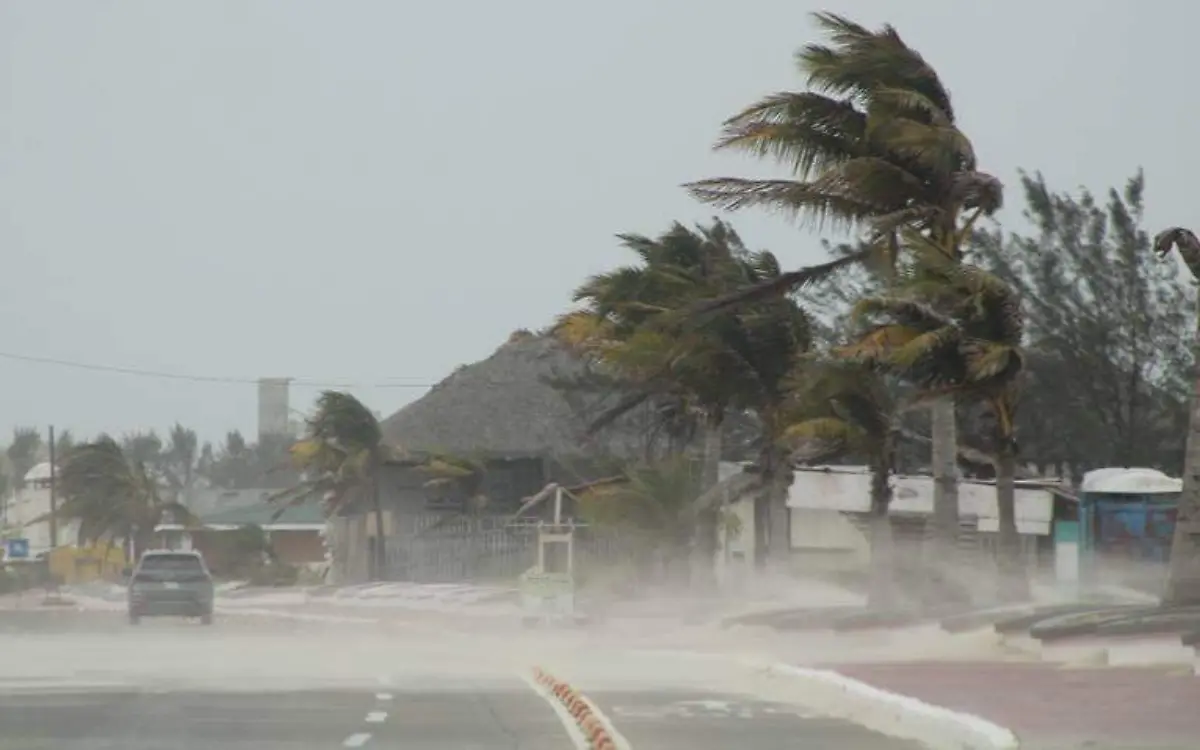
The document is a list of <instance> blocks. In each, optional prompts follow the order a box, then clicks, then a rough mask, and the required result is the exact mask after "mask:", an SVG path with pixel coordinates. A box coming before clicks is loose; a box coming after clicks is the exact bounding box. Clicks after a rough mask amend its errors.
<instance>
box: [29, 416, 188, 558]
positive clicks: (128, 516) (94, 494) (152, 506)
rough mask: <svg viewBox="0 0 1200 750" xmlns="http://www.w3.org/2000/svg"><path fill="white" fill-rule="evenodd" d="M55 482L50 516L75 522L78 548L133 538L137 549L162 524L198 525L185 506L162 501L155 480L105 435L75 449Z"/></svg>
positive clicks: (141, 465)
mask: <svg viewBox="0 0 1200 750" xmlns="http://www.w3.org/2000/svg"><path fill="white" fill-rule="evenodd" d="M57 479H58V486H59V493H60V496H61V503H60V504H59V506H58V509H57V513H56V514H55V516H56V517H57V518H59V519H61V520H69V521H77V522H78V525H79V534H78V537H79V539H78V541H79V543H81V544H87V543H92V542H96V541H99V540H102V539H107V540H136V542H137V546H138V547H139V548H140V547H142V546H144V545H145V543H146V540H148V539H149V537H150V535H151V534H153V532H154V529H155V528H156V527H157V526H158V525H160V524H162V523H166V522H172V523H178V524H182V525H185V526H198V525H199V520H198V519H197V518H196V517H195V516H194V515H193V514H192V513H191V511H190V510H189V509H188V508H187V507H186V506H185V505H183V504H182V503H179V502H176V501H173V500H164V499H163V498H162V497H161V496H160V494H159V488H158V479H157V477H156V476H154V475H153V474H152V473H151V472H150V471H148V470H147V468H146V466H145V465H144V464H142V463H140V462H138V463H134V462H133V461H132V460H131V459H130V457H129V456H127V455H126V454H125V452H124V451H123V450H122V448H121V446H120V445H119V444H118V443H117V442H116V441H115V440H113V439H112V438H111V437H108V436H107V435H103V436H101V437H100V438H98V439H97V440H95V441H93V442H90V443H84V444H81V445H77V446H75V447H74V448H73V449H72V450H71V453H70V454H69V455H68V456H67V458H66V459H65V460H64V461H63V465H62V468H61V470H60V471H59V473H58V478H57ZM47 518H48V516H47Z"/></svg>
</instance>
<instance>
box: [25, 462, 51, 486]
mask: <svg viewBox="0 0 1200 750" xmlns="http://www.w3.org/2000/svg"><path fill="white" fill-rule="evenodd" d="M49 479H50V462H49V461H42V462H41V463H38V464H35V465H34V467H33V468H32V469H30V470H29V471H27V472H25V477H24V481H26V482H45V481H48V480H49Z"/></svg>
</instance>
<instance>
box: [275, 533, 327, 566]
mask: <svg viewBox="0 0 1200 750" xmlns="http://www.w3.org/2000/svg"><path fill="white" fill-rule="evenodd" d="M270 540H271V548H272V549H273V550H275V554H276V555H277V556H278V557H279V560H280V562H283V563H286V564H288V565H312V564H315V563H320V562H324V561H325V540H324V539H323V538H322V536H321V532H320V531H317V530H315V529H314V530H306V531H272V532H270Z"/></svg>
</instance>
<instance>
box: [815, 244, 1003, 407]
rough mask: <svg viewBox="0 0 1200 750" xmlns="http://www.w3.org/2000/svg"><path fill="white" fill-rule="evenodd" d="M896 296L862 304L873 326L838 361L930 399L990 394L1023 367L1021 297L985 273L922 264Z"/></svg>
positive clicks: (863, 316) (859, 312) (858, 311)
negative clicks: (871, 370)
mask: <svg viewBox="0 0 1200 750" xmlns="http://www.w3.org/2000/svg"><path fill="white" fill-rule="evenodd" d="M904 279H905V281H904V282H903V284H904V285H902V286H901V287H900V288H899V290H898V291H897V292H896V293H894V294H893V295H891V296H886V297H877V298H872V299H866V300H862V301H861V302H860V303H859V304H858V305H857V306H856V308H855V311H854V312H855V316H856V317H857V318H858V319H860V320H867V321H874V323H873V324H872V325H870V326H869V327H868V328H867V329H866V330H865V331H864V333H863V334H862V335H861V336H860V337H858V338H857V339H856V340H855V341H853V342H852V343H850V344H848V345H846V346H844V347H841V348H840V349H839V350H838V354H839V356H841V357H843V358H847V359H851V360H856V361H859V362H862V363H864V364H867V365H869V366H872V367H875V368H877V369H880V370H882V371H884V372H890V373H893V374H896V375H898V376H900V377H902V378H904V379H906V380H908V381H910V382H912V383H914V384H915V385H917V386H918V387H919V388H921V389H922V390H924V391H925V392H926V394H927V395H939V394H943V393H947V392H951V393H953V392H959V393H966V394H975V395H982V396H988V395H992V394H995V393H998V392H999V391H1001V390H1003V389H1004V388H1005V387H1007V386H1008V384H1010V383H1011V382H1012V381H1013V380H1014V379H1015V378H1016V377H1017V375H1018V374H1019V373H1020V372H1021V371H1022V369H1023V368H1024V355H1023V354H1022V350H1021V343H1022V338H1023V336H1024V319H1023V316H1022V313H1021V304H1020V300H1019V298H1018V297H1017V296H1016V293H1015V292H1014V291H1013V290H1012V289H1011V288H1010V287H1008V286H1007V285H1006V284H1004V283H1003V282H1002V281H1000V280H999V279H998V278H997V277H995V276H993V275H992V274H990V273H988V272H987V271H984V270H983V269H981V268H978V267H975V266H970V265H965V264H957V263H951V262H933V263H929V264H921V263H917V264H916V265H915V266H914V267H913V268H911V269H908V270H907V271H906V273H905V274H904Z"/></svg>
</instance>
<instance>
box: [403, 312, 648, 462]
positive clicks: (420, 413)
mask: <svg viewBox="0 0 1200 750" xmlns="http://www.w3.org/2000/svg"><path fill="white" fill-rule="evenodd" d="M588 372H589V365H588V364H587V363H586V362H584V361H583V360H581V359H580V358H578V357H577V356H575V355H574V354H572V353H571V352H570V351H568V350H567V348H566V347H564V346H563V345H562V344H561V343H559V342H558V341H556V340H554V339H553V338H550V337H547V336H539V335H534V334H530V333H528V332H524V331H521V332H518V333H516V334H513V336H512V337H510V339H509V340H508V342H507V343H505V344H504V345H503V346H501V347H500V348H499V349H497V350H496V351H495V352H494V353H493V354H492V356H490V357H488V358H487V359H484V360H482V361H479V362H476V363H474V364H471V365H465V366H463V367H460V368H459V369H457V370H456V371H455V372H454V373H452V374H451V375H450V376H449V377H448V378H446V379H445V380H443V381H442V382H441V383H438V384H437V385H436V386H434V387H433V388H432V389H431V390H430V391H429V393H427V394H425V396H423V397H422V398H420V399H418V400H417V401H414V402H413V403H411V404H408V405H407V406H405V407H404V408H402V409H400V410H399V411H398V412H396V413H395V414H393V415H392V416H390V417H388V418H387V419H385V420H384V421H383V432H384V437H385V438H386V439H387V440H389V441H390V442H392V443H394V444H395V445H397V446H399V447H401V448H404V449H406V450H412V451H443V452H447V453H453V454H456V455H476V456H489V457H498V458H517V457H528V456H542V457H553V456H595V455H601V454H603V455H610V456H633V455H636V453H637V451H638V450H639V449H640V446H641V442H640V441H641V439H642V435H641V433H640V431H639V430H638V429H637V425H636V423H637V415H632V416H631V417H629V418H626V419H624V420H622V421H618V422H617V423H616V424H614V425H612V426H610V427H608V428H605V429H604V430H602V431H600V432H599V433H597V434H596V435H595V436H591V437H589V436H588V434H587V428H588V425H589V423H590V422H591V420H592V419H594V418H595V417H596V416H597V415H598V414H599V413H600V412H601V411H603V409H604V407H605V406H606V405H608V404H612V403H615V402H616V401H617V400H618V398H619V394H617V393H614V392H609V393H604V394H600V393H596V394H592V393H584V392H581V391H579V390H577V389H564V388H563V387H562V385H561V382H562V381H564V380H571V379H573V378H584V377H586V376H587V374H588Z"/></svg>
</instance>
